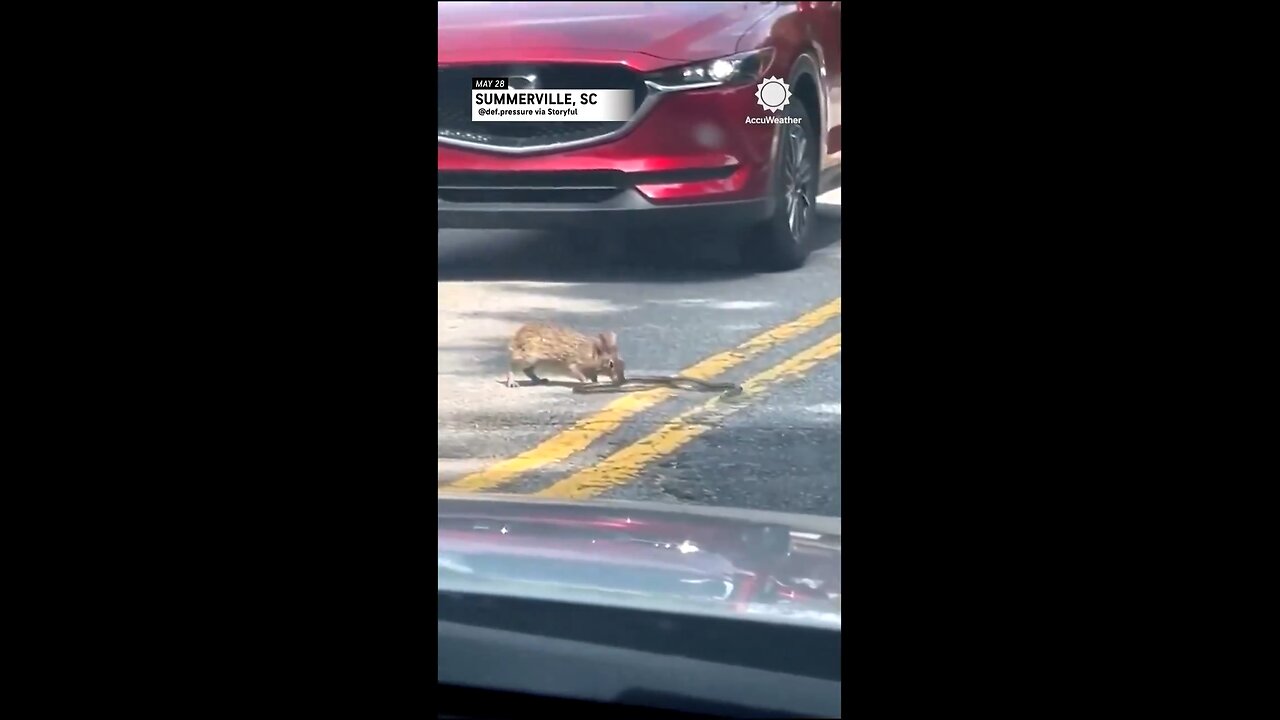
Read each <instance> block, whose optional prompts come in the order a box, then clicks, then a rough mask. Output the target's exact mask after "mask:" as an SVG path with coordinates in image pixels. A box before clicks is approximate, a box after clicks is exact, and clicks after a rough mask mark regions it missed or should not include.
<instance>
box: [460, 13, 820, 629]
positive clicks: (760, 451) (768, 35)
mask: <svg viewBox="0 0 1280 720" xmlns="http://www.w3.org/2000/svg"><path fill="white" fill-rule="evenodd" d="M574 5H575V4H572V3H500V4H499V3H441V4H440V5H439V13H440V18H439V20H440V22H439V28H438V33H439V41H440V55H439V58H438V63H437V64H438V68H437V80H438V90H437V101H438V118H437V119H438V129H437V140H438V148H437V164H438V167H437V202H438V237H437V242H438V259H439V276H438V282H437V321H438V333H439V335H438V360H439V365H438V367H439V370H438V375H437V395H438V398H439V400H438V403H439V405H438V409H437V410H438V412H437V433H438V437H437V444H438V457H437V480H438V491H439V495H440V511H439V526H438V537H439V552H438V565H437V568H438V569H437V577H438V581H439V586H440V588H441V590H442V591H456V592H459V593H463V592H465V593H475V594H482V595H492V596H495V597H496V596H511V597H522V598H542V599H555V600H557V601H564V602H575V603H582V604H584V605H594V606H617V607H646V608H655V609H661V610H663V611H664V612H666V611H670V612H685V613H690V614H703V615H707V616H716V617H730V618H737V619H740V620H743V621H747V622H765V623H771V624H777V623H800V624H805V625H807V626H820V627H826V628H833V629H835V630H838V629H839V627H840V622H841V602H842V594H843V589H842V578H841V576H840V563H841V543H840V522H839V518H840V516H841V509H842V508H841V502H842V497H841V485H840V467H841V450H840V447H841V434H842V428H841V413H842V407H841V392H840V390H841V366H842V343H843V340H842V304H841V302H842V300H841V287H840V273H841V242H840V231H841V193H840V184H841V159H842V133H841V129H842V108H841V93H842V73H841V47H840V30H839V27H840V13H841V9H840V3H838V2H834V3H622V4H594V5H596V6H597V7H596V9H595V10H592V11H589V12H588V11H583V12H577V11H575V8H574V7H573V6H574ZM451 6H453V7H451ZM578 9H581V7H579V8H578ZM804 38H807V40H803V41H801V39H804Z"/></svg>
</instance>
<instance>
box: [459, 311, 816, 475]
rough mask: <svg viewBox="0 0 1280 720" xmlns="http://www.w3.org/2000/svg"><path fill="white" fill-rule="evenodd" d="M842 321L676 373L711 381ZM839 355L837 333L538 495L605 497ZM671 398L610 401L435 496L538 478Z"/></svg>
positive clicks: (658, 391) (794, 324)
mask: <svg viewBox="0 0 1280 720" xmlns="http://www.w3.org/2000/svg"><path fill="white" fill-rule="evenodd" d="M839 315H840V298H836V299H835V300H832V301H831V302H829V303H827V304H825V305H822V306H821V307H818V308H816V309H814V310H811V311H810V312H807V313H805V314H804V315H801V316H800V317H798V318H796V319H795V320H792V321H791V322H788V323H783V324H782V325H779V326H777V327H775V328H773V329H771V330H769V331H767V332H764V333H761V334H760V335H757V336H755V337H753V338H751V339H750V340H747V341H746V342H744V343H742V344H741V345H739V346H737V347H736V348H733V349H732V350H728V351H726V352H722V353H717V354H716V355H712V356H711V357H709V358H707V359H705V360H703V361H701V362H699V363H697V364H696V365H693V366H691V367H688V368H685V369H684V370H682V371H680V373H679V374H681V375H684V376H686V377H691V378H697V379H699V380H711V379H713V378H714V377H716V376H717V375H720V374H721V373H724V372H725V371H727V370H729V369H731V368H733V367H736V366H738V365H741V364H742V363H745V362H747V361H748V360H751V359H752V358H755V357H758V356H759V355H761V354H763V353H764V352H766V351H767V350H769V349H771V348H773V347H776V346H778V345H780V344H782V343H785V342H786V341H788V340H791V339H793V338H796V337H798V336H800V335H803V334H804V333H806V332H809V331H811V330H814V329H817V328H819V327H821V326H822V325H823V324H824V323H826V322H827V321H828V320H830V319H832V318H835V317H838V316H839ZM839 352H840V333H836V334H835V335H833V336H831V337H829V338H827V339H826V340H823V341H822V342H820V343H818V344H817V345H814V346H813V347H811V348H809V349H807V350H805V351H803V352H801V353H799V354H798V355H795V356H793V357H791V358H789V359H787V360H785V361H783V362H782V363H779V364H778V365H775V366H774V367H772V368H770V369H769V370H766V371H765V372H763V373H760V374H759V375H756V376H755V377H753V378H751V379H750V380H748V381H747V382H746V383H743V386H742V388H743V392H742V394H741V395H738V396H734V397H732V398H728V399H725V400H724V401H721V399H720V398H716V399H714V400H711V401H710V402H708V403H706V404H704V405H702V406H700V407H698V408H696V409H694V410H691V411H688V412H685V413H681V414H680V415H678V416H676V418H674V419H672V420H671V421H670V422H668V423H666V424H664V425H663V426H662V427H661V428H659V429H658V430H657V431H655V432H654V433H651V434H650V435H649V437H647V438H645V439H643V440H640V441H639V442H637V443H635V444H633V445H630V446H628V447H626V448H624V449H623V450H621V451H619V452H617V453H614V454H613V455H611V456H610V457H608V458H606V459H605V460H604V461H602V462H601V463H599V464H597V465H596V466H594V467H591V468H588V469H587V470H583V471H581V472H578V473H575V474H573V475H571V476H569V477H568V478H565V479H564V480H561V481H560V482H557V483H556V484H554V485H552V486H551V487H549V488H547V489H545V490H543V491H541V492H540V493H538V494H539V495H545V496H552V497H574V498H578V497H588V496H590V495H595V494H598V493H599V492H602V491H603V490H605V489H607V488H609V487H612V486H615V485H618V484H621V483H624V482H627V481H628V480H630V479H632V478H633V477H635V475H637V474H638V473H639V471H640V470H641V469H642V468H643V465H644V464H645V463H647V462H648V461H649V460H652V459H653V458H655V457H658V456H660V455H663V454H666V453H668V452H673V451H674V450H675V449H676V448H679V447H680V446H682V445H684V444H685V443H688V442H689V441H690V440H692V439H693V438H695V437H697V436H698V435H700V434H702V433H703V432H705V431H706V430H708V429H710V428H711V424H710V423H709V422H704V423H702V424H696V423H694V420H696V419H697V418H698V417H700V415H699V414H700V413H701V415H702V416H706V415H708V414H711V413H720V416H721V417H722V416H723V415H725V414H728V413H731V412H734V411H735V410H736V409H737V408H738V407H740V406H739V405H737V404H736V403H738V402H739V401H742V400H745V399H747V398H749V397H750V396H752V395H758V394H759V393H761V392H763V391H764V390H765V389H767V388H769V387H771V386H772V385H774V384H776V383H778V382H781V381H784V380H786V379H789V378H792V377H796V376H797V375H799V374H801V373H803V372H804V371H806V370H808V369H809V368H811V367H813V365H815V364H817V363H818V362H820V361H821V360H823V359H826V358H828V357H831V356H833V355H835V354H836V353H839ZM675 394H676V392H675V391H674V390H671V389H669V388H655V389H653V390H645V391H642V392H637V393H630V394H628V395H624V396H623V397H621V398H619V399H617V400H614V401H613V402H611V403H609V404H608V405H606V406H605V407H604V408H603V409H602V410H600V411H599V412H597V413H595V414H593V415H591V416H589V417H587V418H584V419H583V420H579V421H578V422H576V423H574V424H573V425H572V426H570V427H569V428H567V429H565V430H563V431H561V432H560V433H558V434H556V435H555V436H553V437H551V438H548V439H547V440H544V441H543V442H541V443H539V444H538V445H537V446H536V447H534V448H533V449H531V450H527V451H525V452H523V453H520V454H519V455H517V456H515V457H513V458H510V459H508V460H503V461H500V462H498V463H496V464H494V465H491V466H489V467H487V468H485V469H484V470H481V471H479V472H475V473H472V474H470V475H467V476H466V477H463V478H461V479H460V480H457V481H455V482H453V483H451V484H449V485H446V486H444V487H443V488H441V489H446V490H451V491H461V492H483V491H486V490H493V489H495V488H498V487H501V486H502V485H506V484H508V483H510V482H512V481H514V480H515V479H516V478H517V477H518V476H519V475H521V474H522V473H526V472H529V471H531V470H536V469H539V468H542V467H546V466H548V465H552V464H554V463H557V462H561V461H563V460H566V459H568V458H569V457H571V456H572V455H573V454H575V453H577V452H580V451H582V450H585V449H586V448H587V447H588V446H589V445H590V444H591V443H592V442H594V441H595V440H597V439H599V438H601V437H603V436H604V435H606V434H608V433H610V432H613V431H614V430H616V429H618V428H619V427H620V426H621V425H622V424H623V423H624V422H625V421H626V420H628V419H629V418H631V417H633V416H635V415H636V414H638V413H640V412H643V411H645V410H647V409H649V408H651V407H653V406H655V405H657V404H658V403H660V402H662V401H664V400H666V399H668V398H670V397H673V396H674V395H675Z"/></svg>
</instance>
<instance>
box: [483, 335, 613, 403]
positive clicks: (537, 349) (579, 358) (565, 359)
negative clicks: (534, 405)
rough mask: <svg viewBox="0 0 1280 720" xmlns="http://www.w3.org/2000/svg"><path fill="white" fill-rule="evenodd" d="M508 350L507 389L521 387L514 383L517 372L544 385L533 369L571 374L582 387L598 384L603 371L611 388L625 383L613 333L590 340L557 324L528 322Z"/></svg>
mask: <svg viewBox="0 0 1280 720" xmlns="http://www.w3.org/2000/svg"><path fill="white" fill-rule="evenodd" d="M507 348H508V349H509V350H510V351H511V370H510V371H509V372H507V380H506V385H507V387H509V388H514V387H520V385H519V384H518V383H517V382H516V380H515V373H516V371H517V370H520V371H523V372H524V374H525V375H527V376H528V377H529V379H530V380H533V381H534V382H536V383H542V382H545V380H543V378H540V377H538V376H537V375H535V374H534V370H535V369H536V368H541V369H543V370H547V371H551V372H555V373H557V374H561V375H572V376H573V377H575V378H577V379H578V381H579V382H581V383H583V384H584V385H585V384H586V383H588V382H592V383H594V382H598V378H599V376H600V373H602V372H603V373H605V374H607V375H608V376H609V377H610V378H612V380H613V384H614V385H621V384H622V383H623V382H624V381H625V380H626V376H625V375H624V374H623V366H624V364H623V361H622V356H621V355H620V354H618V336H617V335H616V334H615V333H611V332H602V333H600V334H599V335H597V336H596V337H589V336H587V335H583V334H582V333H580V332H578V331H576V330H571V329H569V328H566V327H560V326H558V325H551V324H547V323H531V324H529V325H525V326H523V327H521V328H520V329H519V330H517V331H516V334H515V336H514V337H512V338H511V342H510V343H509V344H508V346H507Z"/></svg>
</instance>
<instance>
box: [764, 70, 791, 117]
mask: <svg viewBox="0 0 1280 720" xmlns="http://www.w3.org/2000/svg"><path fill="white" fill-rule="evenodd" d="M756 102H758V103H760V107H762V108H764V109H765V110H768V111H769V112H772V113H776V112H778V111H779V110H781V109H782V108H784V107H786V106H787V103H789V102H791V87H790V86H788V85H787V84H786V83H785V82H783V81H782V78H776V77H767V78H765V79H764V82H762V83H760V84H759V85H757V86H756Z"/></svg>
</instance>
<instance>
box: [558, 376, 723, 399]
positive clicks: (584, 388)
mask: <svg viewBox="0 0 1280 720" xmlns="http://www.w3.org/2000/svg"><path fill="white" fill-rule="evenodd" d="M629 385H635V386H640V385H665V386H666V387H669V388H675V389H679V390H695V391H700V392H717V391H725V394H726V395H737V394H738V393H740V392H742V386H741V385H739V384H737V383H730V382H707V381H706V380H699V379H697V378H691V377H685V376H683V375H636V376H634V377H629V378H627V379H626V380H623V381H622V382H621V383H619V384H617V385H614V384H613V383H591V384H584V385H575V386H574V387H573V391H574V392H576V393H580V394H594V393H621V392H631V391H633V390H638V389H639V388H638V387H630V388H629V387H628V386H629Z"/></svg>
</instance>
